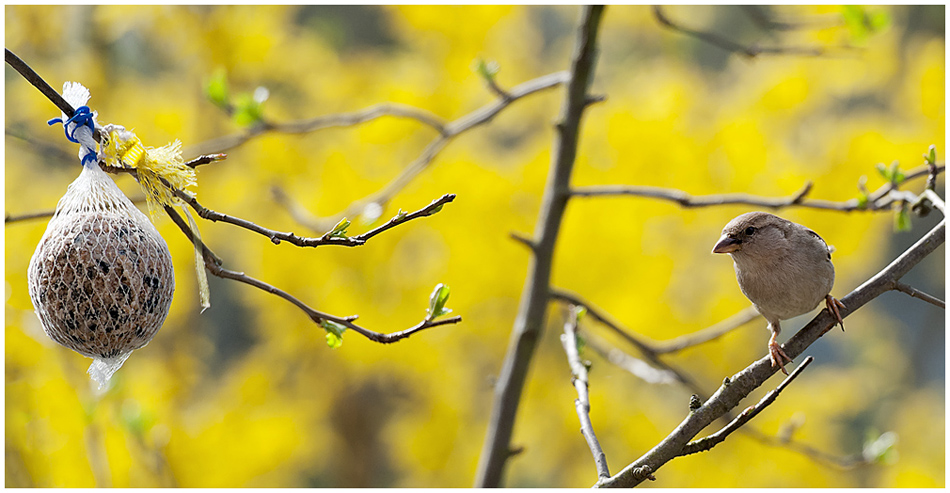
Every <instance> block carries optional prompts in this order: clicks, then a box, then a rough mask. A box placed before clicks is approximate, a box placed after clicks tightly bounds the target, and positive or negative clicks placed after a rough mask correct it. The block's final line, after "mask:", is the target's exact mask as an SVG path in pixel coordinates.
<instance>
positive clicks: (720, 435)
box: [679, 356, 815, 455]
mask: <svg viewBox="0 0 950 493" xmlns="http://www.w3.org/2000/svg"><path fill="white" fill-rule="evenodd" d="M814 360H815V358H812V357H811V356H809V357H807V358H805V360H804V361H802V364H800V365H798V368H795V371H793V372H792V374H791V375H789V376H787V377H785V380H782V383H781V384H779V386H778V387H776V388H775V389H774V390H770V391H769V392H768V393H767V394H765V397H763V398H762V400H760V401H759V402H758V404H756V405H754V406H749V407H747V408H746V410H745V411H742V412H741V413H740V414H739V415H738V416H736V418H735V419H733V420H732V421H730V422H729V424H728V425H726V426H725V427H724V428H722V429H721V430H719V431H717V432H716V433H713V434H712V435H709V436H708V437H705V438H701V439H699V440H696V441H692V442H689V443H687V444H686V446H685V447H683V451H682V452H680V454H679V455H689V454H695V453H697V452H705V451H707V450H709V449H711V448H713V447H715V446H716V445H718V444H720V443H722V442H723V441H725V440H726V437H728V436H729V435H730V434H732V432H734V431H736V430H738V429H739V428H741V427H742V425H744V424H746V423H748V422H749V421H750V420H751V419H752V418H754V417H755V416H756V415H757V414H759V413H760V412H762V410H763V409H765V408H766V407H768V406H769V404H771V403H773V402H775V399H777V398H778V395H779V394H780V393H781V392H782V390H785V387H787V386H788V384H790V383H792V380H795V378H796V377H798V375H799V374H800V373H801V372H802V371H803V370H804V369H805V367H807V366H808V365H809V364H811V362H812V361H814Z"/></svg>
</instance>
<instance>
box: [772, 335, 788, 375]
mask: <svg viewBox="0 0 950 493" xmlns="http://www.w3.org/2000/svg"><path fill="white" fill-rule="evenodd" d="M769 358H770V359H771V360H772V367H773V368H775V367H776V366H777V367H779V369H780V370H782V373H784V374H786V375H788V372H787V371H785V363H784V361H783V360H785V361H788V362H789V363H791V362H792V358H789V357H788V355H787V354H785V351H783V350H782V346H779V344H778V343H777V342H775V341H774V340H771V341H769Z"/></svg>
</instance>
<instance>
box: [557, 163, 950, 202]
mask: <svg viewBox="0 0 950 493" xmlns="http://www.w3.org/2000/svg"><path fill="white" fill-rule="evenodd" d="M935 169H936V171H934V172H935V173H942V172H944V171H946V166H943V165H941V166H937V167H936V168H935ZM930 174H931V169H930V168H929V167H927V166H921V167H919V168H916V169H914V170H912V171H909V172H907V174H906V176H905V178H904V181H903V182H902V183H906V182H908V181H910V180H912V179H915V178H921V177H925V176H928V175H930ZM811 188H812V184H811V182H808V183H806V184H805V186H803V187H802V189H801V190H799V191H798V192H796V193H794V194H792V195H790V196H788V197H785V198H774V197H763V196H758V195H748V194H744V193H730V194H715V195H699V196H694V195H690V194H688V193H686V192H684V191H682V190H678V189H675V188H661V187H651V186H636V185H600V186H588V187H574V188H572V189H571V191H570V194H571V195H572V196H574V197H604V196H621V195H631V196H636V197H649V198H654V199H661V200H668V201H671V202H676V203H677V204H679V205H680V206H682V207H686V208H691V207H709V206H717V205H754V206H758V207H766V208H770V209H782V208H786V207H792V206H797V207H808V208H813V209H826V210H835V211H841V212H852V211H858V210H868V211H880V210H888V209H889V208H890V206H891V204H893V203H894V200H895V197H893V196H892V194H891V192H893V191H896V190H898V185H897V184H895V183H893V182H887V183H885V184H884V185H882V186H881V187H880V188H878V189H877V190H875V191H874V192H873V193H871V194H868V200H867V203H866V204H865V205H863V206H862V205H861V204H860V203H859V201H858V199H850V200H845V201H843V202H834V201H830V200H818V199H809V198H808V194H809V193H810V192H811Z"/></svg>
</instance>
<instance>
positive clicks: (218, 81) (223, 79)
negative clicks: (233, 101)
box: [205, 68, 229, 108]
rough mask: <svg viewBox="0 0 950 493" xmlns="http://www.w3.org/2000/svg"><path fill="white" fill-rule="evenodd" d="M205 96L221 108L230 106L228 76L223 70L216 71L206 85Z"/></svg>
mask: <svg viewBox="0 0 950 493" xmlns="http://www.w3.org/2000/svg"><path fill="white" fill-rule="evenodd" d="M205 95H206V96H207V97H208V99H209V100H211V102H212V103H214V105H215V106H217V107H219V108H226V107H227V106H228V99H229V96H228V74H227V72H225V70H224V69H223V68H219V69H218V70H215V72H214V74H213V75H212V76H211V78H210V79H209V80H208V82H207V83H206V84H205Z"/></svg>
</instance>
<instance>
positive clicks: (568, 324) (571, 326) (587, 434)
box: [561, 306, 610, 479]
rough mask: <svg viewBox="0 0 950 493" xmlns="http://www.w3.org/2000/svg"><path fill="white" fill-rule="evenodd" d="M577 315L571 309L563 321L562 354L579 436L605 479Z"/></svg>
mask: <svg viewBox="0 0 950 493" xmlns="http://www.w3.org/2000/svg"><path fill="white" fill-rule="evenodd" d="M577 314H578V307H576V306H573V307H571V309H570V310H569V313H568V316H567V320H565V321H564V333H563V334H561V345H563V346H564V353H565V354H567V363H568V365H570V367H571V376H572V378H571V383H572V384H573V385H574V388H575V389H576V390H577V399H574V408H575V410H576V411H577V418H578V419H579V420H580V422H581V434H582V435H584V439H585V440H587V446H588V447H590V453H591V454H592V455H593V456H594V464H595V465H596V467H597V477H598V478H602V479H606V478H609V477H610V470H608V469H607V456H606V455H605V454H604V449H602V448H601V447H600V442H599V441H597V435H596V434H594V425H593V424H592V423H591V421H590V396H589V395H588V387H589V383H588V380H587V367H586V366H584V363H582V362H581V356H580V353H579V352H578V350H577Z"/></svg>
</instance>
